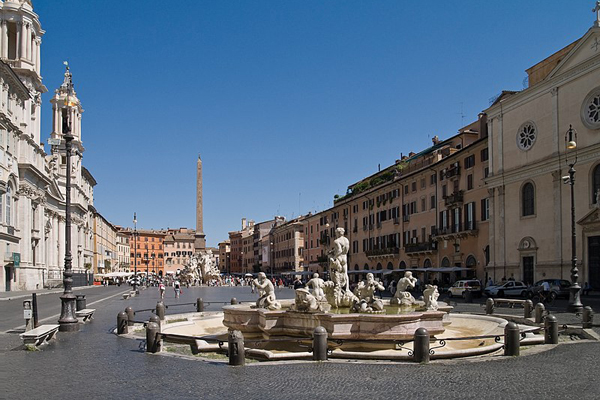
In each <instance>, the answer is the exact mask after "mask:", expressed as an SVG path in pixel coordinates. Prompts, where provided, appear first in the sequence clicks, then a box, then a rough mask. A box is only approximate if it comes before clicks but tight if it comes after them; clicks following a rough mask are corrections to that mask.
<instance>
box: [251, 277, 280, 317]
mask: <svg viewBox="0 0 600 400" xmlns="http://www.w3.org/2000/svg"><path fill="white" fill-rule="evenodd" d="M252 286H253V287H255V288H256V289H257V290H258V300H256V308H266V309H267V310H279V309H280V308H281V304H280V303H279V302H278V301H277V299H276V297H275V288H274V287H273V283H271V281H270V280H268V279H267V275H265V273H264V272H259V273H258V278H256V279H254V280H253V281H252Z"/></svg>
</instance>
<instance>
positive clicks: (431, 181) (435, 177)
mask: <svg viewBox="0 0 600 400" xmlns="http://www.w3.org/2000/svg"><path fill="white" fill-rule="evenodd" d="M436 182H437V175H436V174H432V175H431V178H430V181H429V183H430V184H431V185H435V183H436Z"/></svg>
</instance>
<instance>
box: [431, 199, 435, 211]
mask: <svg viewBox="0 0 600 400" xmlns="http://www.w3.org/2000/svg"><path fill="white" fill-rule="evenodd" d="M434 208H435V196H433V195H432V196H431V209H432V210H433V209H434Z"/></svg>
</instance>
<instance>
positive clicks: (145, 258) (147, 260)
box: [144, 251, 150, 286]
mask: <svg viewBox="0 0 600 400" xmlns="http://www.w3.org/2000/svg"><path fill="white" fill-rule="evenodd" d="M144 262H145V263H146V286H148V281H149V279H148V263H149V262H150V259H149V258H148V251H146V257H144Z"/></svg>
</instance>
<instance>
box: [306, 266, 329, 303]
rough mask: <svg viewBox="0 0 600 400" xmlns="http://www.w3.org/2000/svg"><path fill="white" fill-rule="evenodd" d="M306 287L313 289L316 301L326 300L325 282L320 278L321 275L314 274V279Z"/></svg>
mask: <svg viewBox="0 0 600 400" xmlns="http://www.w3.org/2000/svg"><path fill="white" fill-rule="evenodd" d="M306 287H308V288H312V295H313V296H315V299H317V300H318V301H322V300H326V298H325V292H324V291H323V288H324V287H325V281H324V280H323V279H321V278H319V274H317V273H316V272H315V273H314V274H313V277H312V279H311V280H309V281H308V282H307V283H306Z"/></svg>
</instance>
